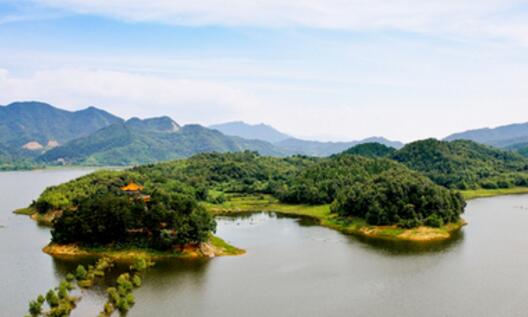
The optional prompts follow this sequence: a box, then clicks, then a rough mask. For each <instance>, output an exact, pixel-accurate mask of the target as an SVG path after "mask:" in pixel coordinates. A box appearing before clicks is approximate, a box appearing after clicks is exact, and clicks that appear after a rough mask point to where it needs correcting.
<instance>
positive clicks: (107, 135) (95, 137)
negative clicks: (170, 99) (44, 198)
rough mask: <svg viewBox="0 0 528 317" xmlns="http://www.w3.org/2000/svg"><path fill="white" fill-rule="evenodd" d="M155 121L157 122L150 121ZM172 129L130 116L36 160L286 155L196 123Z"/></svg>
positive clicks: (116, 161)
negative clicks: (248, 152)
mask: <svg viewBox="0 0 528 317" xmlns="http://www.w3.org/2000/svg"><path fill="white" fill-rule="evenodd" d="M155 120H158V121H160V122H158V123H155V124H151V123H152V121H155ZM174 124H175V123H174ZM173 129H174V127H173V122H172V120H171V119H170V118H158V119H146V120H138V119H131V120H129V121H127V122H125V123H117V124H113V125H111V126H108V127H106V128H104V129H101V130H99V131H97V132H95V133H92V134H90V135H87V136H86V137H83V138H78V139H76V140H73V141H71V142H68V143H66V144H64V145H63V146H60V147H57V148H55V149H52V150H50V151H48V152H46V153H44V154H43V155H42V156H40V157H39V158H38V159H37V161H38V162H42V163H53V162H55V161H57V160H58V159H63V160H65V161H66V162H68V163H74V164H90V165H133V164H146V163H154V162H159V161H166V160H171V159H178V158H184V157H189V156H192V155H195V154H198V153H211V152H238V151H243V150H252V151H258V152H260V153H262V154H266V155H277V156H281V155H285V154H286V152H285V151H284V150H282V149H280V148H278V147H276V146H274V145H272V144H270V143H267V142H263V141H258V140H246V139H241V138H237V137H232V136H227V135H224V134H222V133H220V132H218V131H216V130H211V129H207V128H204V127H202V126H199V125H187V126H184V127H182V128H181V129H180V130H178V131H174V130H173Z"/></svg>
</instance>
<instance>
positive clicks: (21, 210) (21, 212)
mask: <svg viewBox="0 0 528 317" xmlns="http://www.w3.org/2000/svg"><path fill="white" fill-rule="evenodd" d="M36 212H37V211H36V210H35V208H31V207H27V208H19V209H16V210H15V211H13V213H14V214H17V215H25V216H31V215H33V214H34V213H36Z"/></svg>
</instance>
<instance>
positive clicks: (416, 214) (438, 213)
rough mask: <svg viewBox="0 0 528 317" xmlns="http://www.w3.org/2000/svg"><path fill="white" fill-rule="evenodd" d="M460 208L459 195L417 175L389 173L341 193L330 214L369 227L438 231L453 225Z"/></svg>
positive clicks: (461, 204) (462, 203)
mask: <svg viewBox="0 0 528 317" xmlns="http://www.w3.org/2000/svg"><path fill="white" fill-rule="evenodd" d="M464 207H465V202H464V199H463V198H462V196H461V195H460V194H459V193H455V192H451V191H449V190H447V189H445V188H442V187H440V186H437V185H435V184H434V183H433V182H431V181H430V180H429V179H427V178H426V177H424V176H421V175H419V174H418V173H415V172H407V173H401V172H398V171H394V170H390V171H385V172H382V173H381V174H379V175H377V176H376V177H374V178H372V179H369V180H367V181H365V182H357V183H355V184H353V185H352V186H349V187H347V188H346V189H344V190H343V191H341V192H340V193H339V195H338V196H337V198H336V200H335V201H334V203H333V204H332V207H331V210H332V211H333V212H335V213H337V214H339V215H340V216H346V217H349V216H353V217H359V218H363V219H366V221H367V223H368V224H370V225H391V224H398V225H400V226H402V227H416V226H418V225H422V224H427V225H430V226H434V227H438V226H441V225H442V224H443V223H450V222H455V221H457V220H458V219H459V217H460V214H461V213H462V212H463V211H464Z"/></svg>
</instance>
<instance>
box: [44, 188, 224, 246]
mask: <svg viewBox="0 0 528 317" xmlns="http://www.w3.org/2000/svg"><path fill="white" fill-rule="evenodd" d="M145 197H147V196H144V195H143V194H139V193H133V194H129V193H126V192H123V191H121V190H120V189H113V190H108V191H106V192H97V193H96V194H95V195H94V196H92V197H87V198H85V199H82V200H81V201H79V202H78V203H77V204H76V209H75V210H72V209H70V210H65V211H64V212H63V215H62V216H61V217H59V218H57V219H56V220H55V222H54V226H53V230H52V241H53V242H56V243H81V244H83V245H85V246H98V245H108V244H117V245H135V246H141V247H150V248H156V249H169V248H171V247H174V246H177V245H183V244H188V243H199V242H203V241H206V240H207V239H208V235H209V232H211V231H215V228H216V223H215V221H214V219H213V218H212V216H211V215H210V214H209V213H208V212H207V211H205V210H204V209H203V208H202V207H200V206H199V205H198V204H197V202H196V200H195V199H194V197H192V196H189V195H186V194H181V193H170V194H169V193H165V192H163V191H161V190H156V191H154V192H153V193H152V195H151V196H148V197H149V199H145Z"/></svg>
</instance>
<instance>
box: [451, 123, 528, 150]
mask: <svg viewBox="0 0 528 317" xmlns="http://www.w3.org/2000/svg"><path fill="white" fill-rule="evenodd" d="M444 140H446V141H453V140H471V141H475V142H477V143H482V144H486V145H491V146H495V147H498V148H505V149H515V150H518V149H522V148H527V147H528V123H516V124H509V125H504V126H499V127H496V128H483V129H476V130H469V131H465V132H461V133H455V134H451V135H449V136H447V137H446V138H445V139H444Z"/></svg>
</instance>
